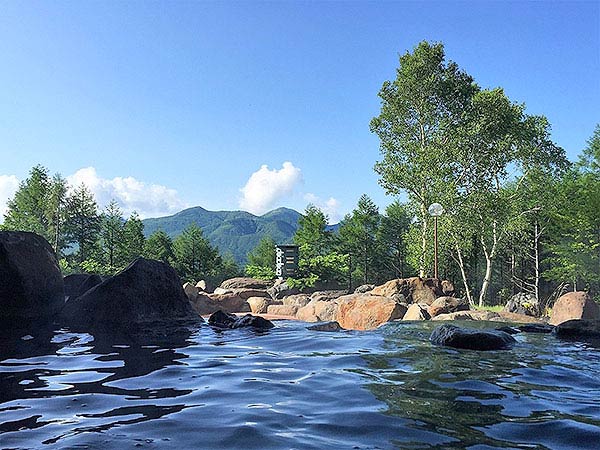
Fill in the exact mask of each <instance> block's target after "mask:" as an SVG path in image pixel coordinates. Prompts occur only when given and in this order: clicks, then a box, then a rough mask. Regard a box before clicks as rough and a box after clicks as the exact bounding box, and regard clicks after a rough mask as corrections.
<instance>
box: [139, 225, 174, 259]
mask: <svg viewBox="0 0 600 450" xmlns="http://www.w3.org/2000/svg"><path fill="white" fill-rule="evenodd" d="M143 255H144V258H148V259H156V260H158V261H162V262H165V263H167V264H173V261H174V260H175V255H174V253H173V240H172V239H171V238H170V237H169V235H168V234H167V233H165V232H164V231H163V230H158V231H155V232H154V233H152V234H151V235H150V236H148V239H146V242H145V243H144V251H143Z"/></svg>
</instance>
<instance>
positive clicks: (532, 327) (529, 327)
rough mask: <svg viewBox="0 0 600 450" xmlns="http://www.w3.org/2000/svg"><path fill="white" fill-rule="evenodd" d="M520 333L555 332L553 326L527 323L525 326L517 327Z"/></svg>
mask: <svg viewBox="0 0 600 450" xmlns="http://www.w3.org/2000/svg"><path fill="white" fill-rule="evenodd" d="M517 328H518V329H519V330H520V331H523V332H524V333H542V334H544V333H552V332H553V331H554V327H553V326H552V325H547V324H545V323H527V324H525V325H519V326H518V327H517Z"/></svg>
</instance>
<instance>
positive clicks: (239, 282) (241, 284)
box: [221, 277, 273, 290]
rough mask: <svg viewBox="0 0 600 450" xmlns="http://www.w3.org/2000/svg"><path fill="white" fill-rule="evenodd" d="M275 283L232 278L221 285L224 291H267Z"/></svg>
mask: <svg viewBox="0 0 600 450" xmlns="http://www.w3.org/2000/svg"><path fill="white" fill-rule="evenodd" d="M272 284H273V283H271V282H270V281H264V280H257V279H255V278H247V277H237V278H230V279H229V280H225V281H223V282H222V283H221V287H222V288H223V289H262V290H266V289H267V288H268V287H270V286H271V285H272Z"/></svg>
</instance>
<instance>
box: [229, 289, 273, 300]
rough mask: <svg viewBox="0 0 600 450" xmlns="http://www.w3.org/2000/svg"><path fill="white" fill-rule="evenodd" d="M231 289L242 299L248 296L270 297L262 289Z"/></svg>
mask: <svg viewBox="0 0 600 450" xmlns="http://www.w3.org/2000/svg"><path fill="white" fill-rule="evenodd" d="M232 291H233V293H234V294H237V295H239V296H240V297H242V298H244V299H249V298H250V297H270V295H269V294H268V293H267V291H266V290H264V289H233V290H232Z"/></svg>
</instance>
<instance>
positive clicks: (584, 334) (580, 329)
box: [553, 319, 600, 339]
mask: <svg viewBox="0 0 600 450" xmlns="http://www.w3.org/2000/svg"><path fill="white" fill-rule="evenodd" d="M553 332H554V334H555V335H556V336H558V337H560V338H566V339H587V338H594V339H600V320H586V319H573V320H567V321H566V322H562V323H560V324H558V325H557V326H556V327H555V328H554V331H553Z"/></svg>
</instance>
